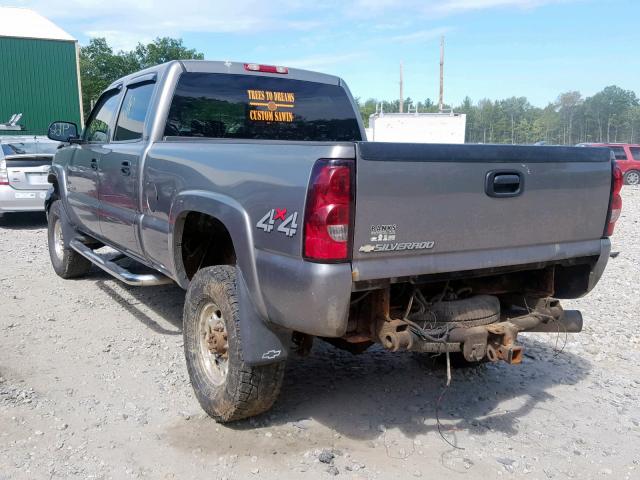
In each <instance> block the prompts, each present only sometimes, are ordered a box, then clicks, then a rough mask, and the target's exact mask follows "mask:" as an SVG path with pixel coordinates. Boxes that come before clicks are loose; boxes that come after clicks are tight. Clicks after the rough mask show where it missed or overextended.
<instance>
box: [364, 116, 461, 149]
mask: <svg viewBox="0 0 640 480" xmlns="http://www.w3.org/2000/svg"><path fill="white" fill-rule="evenodd" d="M466 124H467V116H466V115H465V114H464V113H374V114H373V115H371V116H370V117H369V128H368V129H367V139H368V140H369V141H372V142H407V143H464V138H465V128H466Z"/></svg>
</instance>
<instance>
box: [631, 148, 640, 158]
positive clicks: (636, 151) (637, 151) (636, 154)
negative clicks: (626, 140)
mask: <svg viewBox="0 0 640 480" xmlns="http://www.w3.org/2000/svg"><path fill="white" fill-rule="evenodd" d="M629 150H631V155H633V159H634V160H637V161H639V162H640V147H629Z"/></svg>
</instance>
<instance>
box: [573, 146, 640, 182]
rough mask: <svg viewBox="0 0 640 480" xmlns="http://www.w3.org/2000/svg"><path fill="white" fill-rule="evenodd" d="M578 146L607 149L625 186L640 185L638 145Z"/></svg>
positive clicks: (639, 153)
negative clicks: (621, 175)
mask: <svg viewBox="0 0 640 480" xmlns="http://www.w3.org/2000/svg"><path fill="white" fill-rule="evenodd" d="M578 146H581V147H582V146H590V147H609V148H610V149H611V151H612V152H613V154H614V155H615V156H616V161H617V162H618V165H619V166H620V169H621V170H622V173H623V174H624V183H625V184H626V185H640V145H637V144H631V143H581V144H579V145H578Z"/></svg>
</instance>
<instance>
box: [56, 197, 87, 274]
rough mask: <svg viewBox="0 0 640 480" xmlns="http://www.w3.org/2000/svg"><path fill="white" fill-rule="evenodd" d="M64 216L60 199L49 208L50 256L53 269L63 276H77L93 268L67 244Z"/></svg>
mask: <svg viewBox="0 0 640 480" xmlns="http://www.w3.org/2000/svg"><path fill="white" fill-rule="evenodd" d="M62 222H64V216H63V212H62V204H61V203H60V200H56V201H55V202H53V204H52V205H51V208H50V209H49V216H48V221H47V236H48V243H49V257H50V258H51V265H52V266H53V270H54V271H55V272H56V273H57V274H58V276H60V277H62V278H65V279H67V278H77V277H80V276H82V275H85V274H86V273H87V272H88V271H89V270H90V269H91V262H90V261H89V260H87V259H86V258H84V257H83V256H82V255H80V254H79V253H78V252H76V251H75V250H73V249H72V248H70V247H69V246H65V238H64V233H63V232H64V228H63V224H62Z"/></svg>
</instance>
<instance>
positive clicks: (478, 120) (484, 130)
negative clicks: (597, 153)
mask: <svg viewBox="0 0 640 480" xmlns="http://www.w3.org/2000/svg"><path fill="white" fill-rule="evenodd" d="M409 100H410V99H408V101H409ZM356 101H358V105H359V107H360V113H361V115H362V118H363V120H364V122H365V125H366V126H368V125H369V116H370V115H371V114H372V113H375V112H376V105H378V108H380V105H382V109H383V111H384V112H388V113H394V112H398V111H399V109H398V105H399V102H398V101H397V100H396V101H395V102H386V101H379V100H376V99H373V98H370V99H368V100H367V101H366V102H364V103H361V102H360V101H359V99H356ZM414 106H415V108H417V111H418V112H437V111H438V106H437V105H435V104H434V103H433V102H432V101H431V100H430V99H426V100H425V101H424V102H418V103H417V104H415V103H414V104H413V106H412V108H411V111H414ZM447 108H448V107H447ZM453 110H454V111H455V112H459V113H465V114H466V115H467V133H466V141H467V142H469V143H535V142H545V143H548V144H557V145H573V144H576V143H579V142H628V143H640V101H639V99H638V97H637V95H636V94H635V93H634V92H633V91H631V90H624V89H622V88H620V87H617V86H615V85H614V86H609V87H605V88H604V89H603V90H602V91H600V92H598V93H596V94H595V95H593V96H592V97H588V98H583V97H582V95H581V94H580V92H577V91H569V92H564V93H561V94H560V95H558V98H557V99H556V101H555V102H553V103H549V104H548V105H547V106H546V107H544V108H539V107H534V106H533V105H531V104H530V103H529V101H528V100H527V99H526V97H511V98H506V99H502V100H495V101H494V100H489V99H482V100H480V101H478V102H477V103H475V104H474V103H473V101H472V100H471V99H470V98H469V97H466V98H465V99H464V100H463V101H462V103H461V104H460V105H458V106H456V107H454V109H453ZM405 111H406V110H405Z"/></svg>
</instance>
